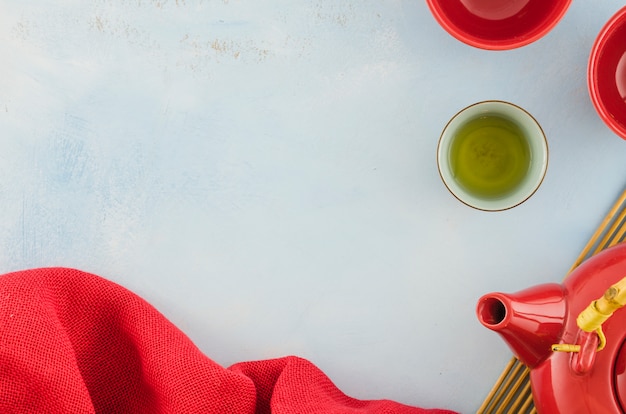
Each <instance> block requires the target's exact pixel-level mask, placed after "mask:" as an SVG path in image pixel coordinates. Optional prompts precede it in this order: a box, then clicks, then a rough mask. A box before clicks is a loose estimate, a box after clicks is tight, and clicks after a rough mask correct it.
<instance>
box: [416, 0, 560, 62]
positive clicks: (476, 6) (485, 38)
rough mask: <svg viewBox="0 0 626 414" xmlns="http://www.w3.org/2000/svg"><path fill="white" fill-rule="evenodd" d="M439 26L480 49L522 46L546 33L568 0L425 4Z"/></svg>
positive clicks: (468, 0) (436, 1) (455, 0)
mask: <svg viewBox="0 0 626 414" xmlns="http://www.w3.org/2000/svg"><path fill="white" fill-rule="evenodd" d="M426 3H427V4H428V7H429V8H430V11H431V12H432V14H433V16H434V17H435V19H436V20H437V22H439V24H440V25H441V26H442V27H443V28H444V29H445V30H446V31H447V32H448V33H450V34H451V35H452V36H454V37H455V38H457V39H458V40H460V41H462V42H464V43H466V44H468V45H471V46H474V47H477V48H481V49H489V50H506V49H514V48H517V47H521V46H525V45H527V44H529V43H532V42H534V41H535V40H537V39H539V38H540V37H542V36H544V35H545V34H546V33H548V32H549V31H550V30H551V29H552V28H553V27H554V26H555V25H556V24H557V23H558V22H559V21H560V20H561V18H562V17H563V15H564V14H565V12H566V11H567V9H568V7H569V5H570V3H571V0H426Z"/></svg>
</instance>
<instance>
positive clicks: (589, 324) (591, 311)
mask: <svg viewBox="0 0 626 414" xmlns="http://www.w3.org/2000/svg"><path fill="white" fill-rule="evenodd" d="M624 305H626V277H625V278H623V279H622V280H620V281H619V282H617V283H616V284H614V285H612V286H611V287H609V288H608V289H607V290H606V291H605V292H604V295H602V297H601V298H599V299H597V300H594V301H593V302H591V303H590V304H589V306H587V307H586V308H585V309H584V310H583V311H582V312H581V313H580V314H579V315H578V318H576V324H577V325H578V327H579V328H580V330H581V331H582V332H580V334H579V335H578V338H577V341H576V342H577V344H574V345H571V344H555V345H552V350H553V351H558V352H577V353H579V355H578V358H574V359H573V360H572V361H573V363H574V364H575V365H576V367H573V368H575V371H577V372H579V373H583V372H586V371H587V370H589V369H591V366H592V365H593V361H594V360H595V353H596V352H598V351H601V350H602V349H604V347H605V345H606V337H605V336H604V332H603V331H602V324H603V323H604V322H606V321H607V320H608V319H609V318H610V317H611V316H612V315H613V312H615V311H616V310H618V309H619V308H621V307H622V306H624ZM594 332H595V333H596V335H593V333H594ZM596 344H597V345H596ZM583 354H584V355H583Z"/></svg>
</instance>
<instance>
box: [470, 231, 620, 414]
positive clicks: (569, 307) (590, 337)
mask: <svg viewBox="0 0 626 414" xmlns="http://www.w3.org/2000/svg"><path fill="white" fill-rule="evenodd" d="M625 277H626V243H623V244H620V245H617V246H615V247H612V248H610V249H607V250H604V251H603V252H601V253H599V254H597V255H595V256H593V257H592V258H590V259H588V260H587V261H585V262H584V263H583V264H581V265H580V266H578V268H576V270H574V271H573V272H572V273H571V274H570V275H569V276H568V277H567V278H566V280H565V282H564V283H563V284H562V285H560V284H556V283H552V284H545V285H540V286H536V287H532V288H530V289H527V290H524V291H521V292H518V293H514V294H504V293H490V294H487V295H485V296H483V297H482V298H480V300H479V301H478V305H477V309H476V312H477V316H478V319H479V321H480V322H481V323H482V324H483V325H484V326H485V327H487V328H489V329H491V330H493V331H495V332H497V333H499V334H500V335H501V337H502V338H503V339H504V340H505V341H506V342H507V343H508V345H509V347H510V348H511V350H512V351H513V353H514V354H515V355H516V356H517V357H518V358H519V359H520V361H522V362H523V363H524V364H526V365H527V366H528V367H529V368H530V382H531V388H532V392H533V399H534V402H535V407H536V409H537V412H538V413H539V414H558V413H562V414H577V413H593V414H596V413H603V414H613V413H615V414H617V413H624V412H626V343H625V340H626V308H624V309H618V310H616V311H615V312H613V314H612V316H611V317H610V318H609V319H607V320H606V321H605V322H604V323H603V325H602V331H603V332H604V336H605V337H606V344H605V346H604V349H602V350H598V345H599V342H603V341H602V340H601V339H600V337H599V335H598V334H597V333H596V332H591V333H587V332H585V331H582V330H581V329H580V328H579V327H578V325H577V320H576V319H577V317H578V316H579V314H580V313H581V312H582V311H583V310H585V309H586V308H587V307H588V306H589V305H590V303H592V302H594V301H596V300H597V299H598V298H601V297H603V295H604V293H605V292H606V291H607V289H608V288H609V287H611V286H612V285H614V284H616V283H617V282H619V281H620V280H622V279H624V278H625ZM554 344H558V345H559V346H560V347H563V346H564V345H563V344H567V345H578V346H580V350H579V352H557V351H553V350H552V349H553V348H552V347H553V345H554Z"/></svg>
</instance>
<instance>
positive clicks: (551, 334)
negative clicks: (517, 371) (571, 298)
mask: <svg viewBox="0 0 626 414" xmlns="http://www.w3.org/2000/svg"><path fill="white" fill-rule="evenodd" d="M566 311H567V302H566V299H565V293H564V291H563V287H562V286H561V285H559V284H556V283H550V284H544V285H539V286H535V287H532V288H529V289H525V290H522V291H520V292H517V293H513V294H505V293H500V292H496V293H490V294H487V295H484V296H483V297H481V298H480V299H479V300H478V305H477V307H476V315H477V317H478V320H479V321H480V323H482V324H483V326H485V327H486V328H489V329H491V330H492V331H494V332H497V333H498V334H500V336H501V337H502V338H503V339H504V341H505V342H506V343H507V344H508V346H509V347H510V348H511V350H512V351H513V353H514V354H515V356H516V357H517V358H518V359H519V360H520V361H521V362H522V363H524V364H525V365H526V366H528V367H529V368H533V367H535V366H537V365H538V364H540V363H541V362H542V361H544V360H545V359H546V358H547V357H548V356H550V354H551V353H552V349H551V346H552V344H555V343H558V342H559V338H560V336H561V334H562V330H563V322H564V318H565V314H566Z"/></svg>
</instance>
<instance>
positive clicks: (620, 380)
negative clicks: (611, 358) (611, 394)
mask: <svg viewBox="0 0 626 414" xmlns="http://www.w3.org/2000/svg"><path fill="white" fill-rule="evenodd" d="M625 344H626V342H622V345H621V346H620V349H619V350H618V355H617V358H616V360H615V367H614V374H613V380H614V382H615V393H616V394H617V395H616V396H617V400H618V401H619V403H620V405H621V406H622V411H625V410H626V346H625Z"/></svg>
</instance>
